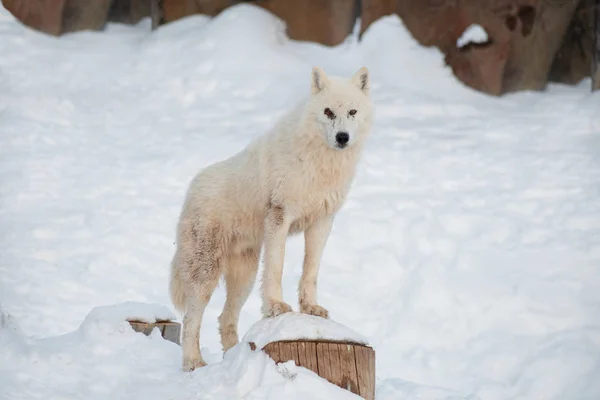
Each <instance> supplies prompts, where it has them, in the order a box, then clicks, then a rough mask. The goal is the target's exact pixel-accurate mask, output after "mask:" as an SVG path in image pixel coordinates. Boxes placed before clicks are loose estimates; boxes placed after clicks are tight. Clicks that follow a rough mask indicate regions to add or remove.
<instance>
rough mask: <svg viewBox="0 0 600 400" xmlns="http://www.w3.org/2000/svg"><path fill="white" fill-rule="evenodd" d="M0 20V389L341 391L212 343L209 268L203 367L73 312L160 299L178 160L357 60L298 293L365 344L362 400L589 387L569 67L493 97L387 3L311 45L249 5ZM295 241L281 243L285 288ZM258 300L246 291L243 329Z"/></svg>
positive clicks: (48, 393)
mask: <svg viewBox="0 0 600 400" xmlns="http://www.w3.org/2000/svg"><path fill="white" fill-rule="evenodd" d="M0 35H1V36H0V55H1V56H0V304H1V305H2V309H3V311H1V312H2V317H1V321H2V322H1V323H0V326H2V328H0V399H2V400H4V399H30V398H38V397H42V396H44V397H46V398H52V399H54V398H68V399H75V398H82V399H83V398H85V399H100V398H111V399H125V398H131V397H132V396H134V395H135V396H138V397H140V398H142V397H143V398H151V399H159V398H160V399H164V398H172V399H189V398H201V399H229V398H231V399H238V398H246V399H290V398H292V399H296V398H297V399H304V398H313V397H310V396H313V395H315V394H314V392H317V393H318V395H319V398H324V399H346V398H348V399H349V398H353V396H351V395H350V394H348V393H347V392H344V391H342V390H338V389H337V388H336V387H334V386H332V385H328V384H326V383H324V382H323V381H322V380H320V378H318V377H316V376H315V375H314V374H311V373H310V372H308V371H306V370H304V369H301V368H296V367H294V366H291V365H286V366H284V367H280V369H281V368H284V369H286V371H281V370H278V369H277V368H276V367H275V366H274V364H272V363H271V364H270V361H269V360H268V359H267V358H266V357H264V356H263V355H261V353H260V352H253V353H249V350H248V348H247V347H245V346H242V345H240V346H238V347H236V348H235V349H234V350H232V352H230V353H228V354H227V355H226V357H225V360H224V361H223V362H221V359H222V352H221V351H220V343H219V340H218V334H217V324H216V318H217V316H218V315H219V313H220V311H221V307H222V304H223V302H224V291H223V289H222V288H219V289H218V290H217V291H216V292H215V295H214V296H213V299H212V301H211V303H210V305H209V308H208V309H207V312H206V314H205V319H204V325H203V327H202V338H203V348H202V352H203V355H204V356H205V359H206V360H207V361H209V362H210V363H211V365H210V366H209V367H207V368H203V369H200V370H197V371H194V372H193V373H191V374H184V373H183V372H181V371H180V370H179V364H180V348H179V347H178V346H176V345H174V344H172V343H170V342H166V341H164V340H162V339H160V338H159V337H156V336H154V337H151V338H147V337H144V336H142V335H140V334H136V333H134V332H133V331H131V330H130V329H129V328H128V327H127V325H126V324H125V323H105V322H103V321H104V319H103V318H102V317H98V319H96V318H90V317H89V316H88V314H90V312H92V310H94V309H96V307H99V306H108V305H112V304H117V303H123V302H128V301H136V302H144V303H157V304H162V305H164V306H167V307H169V308H170V307H171V305H170V303H169V299H168V294H167V279H168V264H169V262H170V259H171V256H172V253H173V249H174V246H173V241H174V228H175V223H176V220H177V216H178V213H179V211H180V207H181V204H182V201H183V196H184V193H185V190H186V188H187V184H188V182H189V180H190V179H191V177H192V176H193V175H194V174H195V173H196V171H197V170H198V169H199V168H202V167H204V166H206V165H208V164H210V163H212V162H215V161H217V160H220V159H222V158H225V157H228V156H230V155H232V154H233V153H235V152H237V151H239V150H240V149H242V148H243V147H244V146H245V145H246V144H247V143H248V142H249V141H250V140H251V139H252V138H254V137H256V136H257V135H259V134H261V133H262V132H264V131H265V130H267V129H268V128H269V127H270V126H271V124H273V122H274V121H275V120H276V118H278V117H279V115H281V113H282V112H283V111H284V110H286V109H287V108H288V107H290V106H292V105H293V104H294V103H295V102H296V101H297V99H298V98H299V97H301V96H303V95H304V94H305V93H306V92H307V91H308V85H309V74H310V67H311V66H312V65H321V66H322V67H323V68H324V69H325V70H326V71H327V72H328V73H331V74H338V75H349V74H352V73H353V72H355V71H356V70H357V69H358V68H359V67H360V66H362V65H366V66H367V67H368V68H369V69H370V71H371V74H372V79H373V90H372V94H373V97H374V101H375V106H376V125H375V129H374V132H373V134H372V136H371V139H370V142H369V144H368V146H367V148H366V150H365V154H364V157H363V160H362V163H361V165H360V167H359V172H358V176H357V180H356V184H355V185H354V187H353V189H352V191H351V193H350V197H349V200H348V202H347V204H346V205H345V207H344V208H343V210H342V211H341V212H340V214H339V216H338V218H337V219H336V223H335V225H334V228H333V232H332V236H331V237H330V239H329V242H328V246H327V248H326V250H325V254H324V257H323V265H322V269H321V271H322V272H321V274H320V280H319V297H320V301H321V302H322V304H323V305H324V306H325V307H327V308H328V309H329V311H330V314H331V317H332V318H333V320H334V321H336V322H339V323H341V324H343V325H346V326H348V327H350V328H352V329H353V330H355V331H357V332H358V333H359V334H361V335H363V336H365V337H366V338H367V339H368V341H369V342H370V343H371V345H373V346H374V348H375V349H376V351H377V399H378V400H388V399H389V400H396V399H460V398H469V399H472V400H473V399H482V400H488V399H491V400H495V399H578V400H587V399H598V398H600V380H598V378H597V377H598V376H600V268H599V267H600V95H598V94H595V95H592V94H590V93H589V81H584V82H582V83H581V85H579V86H576V87H565V86H560V85H554V86H551V87H550V88H549V90H548V91H547V92H546V93H518V94H513V95H509V96H505V97H503V98H501V99H497V98H492V97H489V96H485V95H483V94H480V93H476V92H474V91H472V90H470V89H469V88H466V87H465V86H463V85H462V84H460V82H458V81H457V80H456V79H455V78H454V77H453V76H452V74H451V72H450V70H449V68H446V67H444V64H443V56H442V55H441V54H440V53H439V52H438V51H436V50H433V49H424V48H421V47H419V46H418V45H417V44H416V42H415V41H414V40H413V39H412V38H411V37H410V35H409V34H408V32H407V31H406V30H405V28H404V27H403V25H402V23H401V21H400V20H399V19H398V18H396V17H386V18H384V19H382V20H380V21H378V22H377V23H376V24H374V25H373V26H372V27H371V28H370V29H369V31H368V32H367V33H366V34H365V37H364V39H363V41H362V42H361V43H356V40H355V39H354V38H349V40H348V41H347V43H344V44H342V45H340V46H337V47H335V48H326V47H322V46H319V45H316V44H313V43H299V42H293V41H290V40H288V39H287V38H286V36H285V34H284V28H283V25H282V23H281V21H279V20H277V19H276V18H274V17H273V16H271V15H270V14H267V13H266V12H263V11H261V10H259V9H257V8H255V7H253V6H251V5H240V6H236V7H233V8H231V9H229V10H227V11H226V12H225V13H223V14H222V15H221V16H219V17H217V18H215V19H213V20H210V19H208V18H206V17H202V16H197V17H191V18H186V19H184V20H181V21H179V22H177V23H173V24H170V25H168V26H165V27H162V28H161V29H159V30H158V31H156V32H153V33H150V32H149V21H143V22H142V23H140V24H139V25H138V26H135V27H127V26H120V25H111V26H110V27H109V29H108V31H107V32H104V33H93V32H82V33H76V34H70V35H67V36H64V37H62V38H60V39H56V38H52V37H48V36H44V35H42V34H39V33H36V32H33V31H31V30H28V29H26V28H24V27H22V26H21V25H19V24H18V23H17V22H15V21H14V19H13V18H12V17H11V16H10V14H9V13H8V12H7V11H6V10H4V9H1V8H0ZM302 244H303V242H302V239H301V238H300V237H297V238H294V239H292V240H290V241H289V242H288V247H287V251H286V258H285V260H286V263H285V268H284V297H285V299H286V301H288V302H289V303H290V304H296V300H295V292H296V287H297V281H298V279H299V276H300V273H301V270H300V267H301V262H302V261H301V260H302V250H303V249H302ZM259 310H260V301H259V297H258V293H257V291H256V290H255V292H253V294H252V296H251V297H250V299H249V300H248V302H247V303H246V306H245V307H244V309H243V310H242V315H241V321H240V333H241V335H243V334H244V333H245V332H247V331H248V329H249V328H250V327H251V326H252V325H253V324H254V323H255V322H257V321H258V320H259V318H260V312H259ZM9 314H10V316H11V317H10V318H9V317H8V315H9ZM92 315H96V316H97V315H98V314H97V311H96V312H92ZM109 320H110V318H109ZM112 322H115V321H112ZM256 371H261V373H257V372H256ZM290 377H294V378H293V379H292V378H290ZM311 390H312V391H313V393H307V391H309V392H310V391H311Z"/></svg>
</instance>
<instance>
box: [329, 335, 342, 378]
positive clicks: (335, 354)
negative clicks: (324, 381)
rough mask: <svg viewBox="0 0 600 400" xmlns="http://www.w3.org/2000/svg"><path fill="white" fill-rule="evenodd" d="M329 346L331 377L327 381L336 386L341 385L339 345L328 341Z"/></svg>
mask: <svg viewBox="0 0 600 400" xmlns="http://www.w3.org/2000/svg"><path fill="white" fill-rule="evenodd" d="M328 347H329V365H330V369H331V379H330V380H329V382H331V383H333V384H334V385H337V386H342V368H341V365H340V346H339V345H338V344H337V343H328Z"/></svg>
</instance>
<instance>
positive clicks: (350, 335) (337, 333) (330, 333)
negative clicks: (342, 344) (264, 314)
mask: <svg viewBox="0 0 600 400" xmlns="http://www.w3.org/2000/svg"><path fill="white" fill-rule="evenodd" d="M319 339H325V340H337V341H348V342H353V343H358V344H365V345H366V344H368V340H367V338H366V337H364V336H362V335H360V334H358V333H356V332H354V331H353V330H351V329H350V328H348V327H346V326H344V325H342V324H340V323H338V322H335V321H332V320H331V319H325V318H321V317H317V316H314V315H307V314H302V313H284V314H281V315H279V316H277V317H275V318H265V319H261V320H260V321H258V322H257V323H255V324H254V325H252V326H251V327H250V329H249V330H248V332H247V333H246V335H245V336H244V338H243V339H242V342H246V343H248V342H253V343H254V344H256V347H257V348H259V349H262V348H263V347H264V346H266V345H267V344H269V343H271V342H277V341H281V340H319Z"/></svg>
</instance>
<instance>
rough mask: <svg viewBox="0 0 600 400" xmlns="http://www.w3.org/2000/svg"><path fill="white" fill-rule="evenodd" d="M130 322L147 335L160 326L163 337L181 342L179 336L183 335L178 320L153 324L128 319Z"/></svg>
mask: <svg viewBox="0 0 600 400" xmlns="http://www.w3.org/2000/svg"><path fill="white" fill-rule="evenodd" d="M128 322H129V325H131V327H132V328H133V330H134V331H136V332H140V333H143V334H144V335H146V336H149V335H150V334H151V333H152V331H153V330H154V328H158V329H159V330H160V334H161V335H162V337H163V338H165V339H166V340H168V341H170V342H173V343H175V344H179V345H180V344H181V343H180V341H179V338H180V337H181V324H179V323H178V322H174V321H156V322H155V323H153V324H149V323H147V322H141V321H135V320H128Z"/></svg>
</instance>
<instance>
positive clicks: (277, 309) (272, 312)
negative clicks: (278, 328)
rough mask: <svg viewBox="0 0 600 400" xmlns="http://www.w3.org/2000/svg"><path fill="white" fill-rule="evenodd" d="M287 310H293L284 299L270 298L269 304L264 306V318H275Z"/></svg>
mask: <svg viewBox="0 0 600 400" xmlns="http://www.w3.org/2000/svg"><path fill="white" fill-rule="evenodd" d="M287 312H292V307H290V306H289V304H287V303H284V302H283V301H277V300H269V302H268V305H267V306H266V307H263V317H264V318H273V317H276V316H278V315H281V314H284V313H287Z"/></svg>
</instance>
